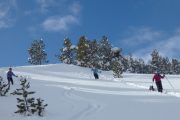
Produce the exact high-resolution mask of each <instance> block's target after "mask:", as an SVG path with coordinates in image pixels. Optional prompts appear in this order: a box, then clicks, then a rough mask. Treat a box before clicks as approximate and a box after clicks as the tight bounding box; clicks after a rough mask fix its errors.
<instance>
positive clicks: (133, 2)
mask: <svg viewBox="0 0 180 120" xmlns="http://www.w3.org/2000/svg"><path fill="white" fill-rule="evenodd" d="M81 35H85V36H86V37H87V38H89V39H97V40H99V39H100V38H101V37H102V36H103V35H106V36H107V37H108V38H109V41H110V42H111V43H112V45H113V46H114V47H120V48H122V49H123V54H129V53H131V54H133V55H134V56H137V57H141V58H144V59H146V60H147V59H148V58H149V57H150V56H149V54H150V53H151V52H152V49H158V50H159V52H160V54H161V55H164V56H167V57H173V58H177V59H180V56H179V52H180V47H179V45H180V0H0V55H1V58H0V66H1V67H2V66H4V67H5V66H7V67H8V66H20V65H28V63H27V59H28V52H27V49H28V48H29V47H30V44H31V42H32V41H33V40H35V39H41V38H42V39H43V40H44V43H45V44H46V52H47V53H48V60H49V61H50V63H58V60H57V59H56V58H55V54H58V53H59V48H61V47H62V44H63V39H64V38H65V37H69V38H70V39H71V40H72V41H73V43H74V44H76V43H77V41H78V39H79V37H80V36H81Z"/></svg>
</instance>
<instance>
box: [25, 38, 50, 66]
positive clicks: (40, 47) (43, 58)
mask: <svg viewBox="0 0 180 120" xmlns="http://www.w3.org/2000/svg"><path fill="white" fill-rule="evenodd" d="M28 53H29V56H30V57H29V58H28V62H29V63H30V64H34V65H41V64H43V63H47V62H48V60H47V53H46V51H45V44H44V42H43V40H42V39H41V40H34V41H33V42H32V44H31V47H30V48H29V49H28Z"/></svg>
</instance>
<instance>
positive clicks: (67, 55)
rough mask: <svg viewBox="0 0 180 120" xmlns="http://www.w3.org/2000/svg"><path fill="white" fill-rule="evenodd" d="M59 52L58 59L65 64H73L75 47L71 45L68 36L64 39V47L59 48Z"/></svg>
mask: <svg viewBox="0 0 180 120" xmlns="http://www.w3.org/2000/svg"><path fill="white" fill-rule="evenodd" d="M60 51H61V54H60V55H59V56H58V58H59V60H60V61H62V62H63V63H66V64H75V60H76V54H75V53H76V48H75V47H73V45H72V43H71V40H70V39H69V38H65V39H64V48H62V49H60Z"/></svg>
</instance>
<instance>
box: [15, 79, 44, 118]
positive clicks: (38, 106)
mask: <svg viewBox="0 0 180 120" xmlns="http://www.w3.org/2000/svg"><path fill="white" fill-rule="evenodd" d="M20 82H21V84H20V85H21V88H20V89H16V90H15V91H14V92H13V93H11V94H13V95H19V96H20V98H17V102H18V105H17V107H18V110H17V111H16V112H15V113H20V114H24V115H27V116H30V115H32V114H35V113H37V114H38V115H39V116H43V112H44V109H45V107H46V106H47V104H45V105H44V104H43V101H44V100H42V99H41V98H38V99H36V101H37V102H35V98H33V97H31V98H30V97H29V95H32V94H34V93H35V92H34V91H28V89H29V88H30V83H29V82H28V81H27V79H26V78H23V77H22V78H21V79H20Z"/></svg>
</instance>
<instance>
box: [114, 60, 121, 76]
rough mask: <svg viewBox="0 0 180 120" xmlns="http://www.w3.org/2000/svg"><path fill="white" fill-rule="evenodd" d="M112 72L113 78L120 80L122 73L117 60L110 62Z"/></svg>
mask: <svg viewBox="0 0 180 120" xmlns="http://www.w3.org/2000/svg"><path fill="white" fill-rule="evenodd" d="M112 71H113V75H114V77H115V78H121V77H122V73H123V65H122V63H121V62H120V61H118V60H114V61H113V62H112Z"/></svg>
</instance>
